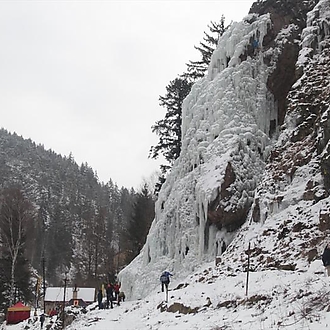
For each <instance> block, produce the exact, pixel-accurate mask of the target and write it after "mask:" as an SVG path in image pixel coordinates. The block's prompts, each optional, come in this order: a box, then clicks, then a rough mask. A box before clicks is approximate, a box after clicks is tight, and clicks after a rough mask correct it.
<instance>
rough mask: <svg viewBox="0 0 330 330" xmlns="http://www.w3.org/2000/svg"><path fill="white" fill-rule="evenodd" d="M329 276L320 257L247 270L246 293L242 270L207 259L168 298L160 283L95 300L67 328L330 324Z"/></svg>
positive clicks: (210, 329)
mask: <svg viewBox="0 0 330 330" xmlns="http://www.w3.org/2000/svg"><path fill="white" fill-rule="evenodd" d="M329 281H330V278H328V277H326V275H325V271H324V267H323V266H322V262H321V261H320V260H316V261H314V262H312V263H311V265H310V267H309V268H308V269H307V270H306V271H279V270H268V271H259V272H250V273H249V281H248V294H247V295H246V283H247V273H246V272H242V271H235V270H234V269H230V268H228V269H227V270H225V271H224V270H223V269H221V270H220V269H219V268H217V267H216V266H215V265H214V263H210V264H205V265H204V267H202V268H201V269H200V270H199V271H197V272H196V273H195V275H193V276H191V277H188V278H186V280H185V281H180V282H177V281H176V280H175V277H174V279H173V281H172V283H171V284H170V291H169V299H168V303H165V302H164V299H165V294H164V293H162V292H161V291H160V287H159V290H158V291H157V290H156V291H155V292H153V293H152V294H151V295H149V296H148V297H147V298H146V299H142V300H138V301H125V302H123V303H122V304H121V305H120V306H115V307H114V308H113V309H105V310H98V309H97V308H96V309H94V310H91V309H93V307H95V306H94V305H93V306H90V307H89V310H88V312H87V313H86V314H82V313H80V314H79V315H78V317H77V318H76V320H75V321H74V322H73V323H72V324H71V325H70V326H67V327H66V329H67V330H81V329H89V330H106V329H120V330H144V329H145V330H147V329H148V330H165V329H166V330H171V329H176V330H192V329H203V330H220V329H221V330H224V329H228V330H229V329H232V330H238V329H244V330H247V329H253V330H257V329H288V330H293V329H295V330H296V329H309V330H322V329H327V328H330V313H329V312H327V310H328V308H329V306H330V292H329V291H330V290H329V288H330V282H329ZM180 284H181V285H182V286H183V287H182V288H180V289H179V288H178V287H179V285H180ZM208 298H209V299H210V300H209V299H208ZM208 302H211V304H210V305H209V304H208ZM180 304H181V306H180ZM207 305H209V306H207ZM183 306H184V307H183ZM171 309H173V310H178V311H177V312H171V311H170V310H171ZM184 312H186V313H187V314H184ZM53 321H54V320H53ZM54 325H55V323H53V325H51V323H50V319H48V320H46V322H45V325H44V327H45V329H47V328H48V327H49V328H48V329H55V327H54ZM2 329H6V330H22V329H25V330H28V329H31V330H33V329H40V322H39V321H35V323H33V322H31V321H30V322H28V321H24V322H22V323H20V324H18V325H10V326H6V325H3V328H2Z"/></svg>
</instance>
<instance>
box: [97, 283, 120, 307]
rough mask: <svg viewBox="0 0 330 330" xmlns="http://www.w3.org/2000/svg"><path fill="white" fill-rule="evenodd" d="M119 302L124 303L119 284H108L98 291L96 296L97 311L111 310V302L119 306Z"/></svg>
mask: <svg viewBox="0 0 330 330" xmlns="http://www.w3.org/2000/svg"><path fill="white" fill-rule="evenodd" d="M104 291H105V292H104ZM103 292H104V293H103ZM104 297H105V298H106V299H105V301H104V299H103V298H104ZM121 301H125V294H124V292H123V291H120V283H119V282H116V283H114V284H112V283H109V284H108V285H107V287H106V288H105V289H104V288H102V289H100V290H99V292H98V294H97V302H98V306H99V309H104V308H109V307H110V308H113V302H116V303H117V305H118V306H119V305H120V302H121Z"/></svg>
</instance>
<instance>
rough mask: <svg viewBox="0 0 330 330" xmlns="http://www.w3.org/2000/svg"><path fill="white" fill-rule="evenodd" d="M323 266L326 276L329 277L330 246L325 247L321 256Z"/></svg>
mask: <svg viewBox="0 0 330 330" xmlns="http://www.w3.org/2000/svg"><path fill="white" fill-rule="evenodd" d="M322 262H323V266H324V267H325V269H326V270H327V275H328V276H330V246H329V244H327V245H326V247H325V249H324V251H323V254H322Z"/></svg>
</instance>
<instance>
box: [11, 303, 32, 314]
mask: <svg viewBox="0 0 330 330" xmlns="http://www.w3.org/2000/svg"><path fill="white" fill-rule="evenodd" d="M30 310H31V308H30V307H28V306H25V305H24V304H23V303H22V302H21V301H19V302H18V303H16V304H15V305H13V306H11V307H9V308H8V312H22V311H28V312H29V311H30Z"/></svg>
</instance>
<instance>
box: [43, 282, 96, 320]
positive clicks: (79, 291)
mask: <svg viewBox="0 0 330 330" xmlns="http://www.w3.org/2000/svg"><path fill="white" fill-rule="evenodd" d="M63 300H64V288H62V287H48V288H47V289H46V295H45V312H46V314H48V315H53V314H54V313H55V311H58V310H60V309H61V308H62V307H63ZM94 301H95V288H78V287H77V286H75V287H73V288H70V287H69V288H67V289H66V291H65V305H70V306H81V307H86V306H87V305H89V304H91V303H93V302H94Z"/></svg>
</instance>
